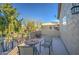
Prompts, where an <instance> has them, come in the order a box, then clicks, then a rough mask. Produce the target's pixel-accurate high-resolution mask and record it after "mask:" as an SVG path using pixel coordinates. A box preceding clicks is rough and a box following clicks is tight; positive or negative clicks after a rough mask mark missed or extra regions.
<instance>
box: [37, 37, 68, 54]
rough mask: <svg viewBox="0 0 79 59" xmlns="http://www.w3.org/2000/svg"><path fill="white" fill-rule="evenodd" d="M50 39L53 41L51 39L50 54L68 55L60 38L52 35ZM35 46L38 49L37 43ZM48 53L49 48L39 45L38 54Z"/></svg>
mask: <svg viewBox="0 0 79 59" xmlns="http://www.w3.org/2000/svg"><path fill="white" fill-rule="evenodd" d="M52 40H53V41H52V50H51V55H68V52H67V51H66V49H65V46H64V44H63V42H62V40H61V38H58V37H53V38H52ZM37 48H38V50H39V45H37ZM48 54H49V49H48V48H44V47H42V46H41V53H40V55H48Z"/></svg>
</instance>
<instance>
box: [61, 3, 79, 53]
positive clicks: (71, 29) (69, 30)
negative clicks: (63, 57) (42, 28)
mask: <svg viewBox="0 0 79 59" xmlns="http://www.w3.org/2000/svg"><path fill="white" fill-rule="evenodd" d="M71 7H72V4H68V3H65V4H62V6H61V13H60V21H61V22H62V19H63V17H64V16H66V20H67V24H66V25H64V26H61V27H60V32H61V37H62V40H63V41H64V43H65V45H66V47H67V49H68V51H69V52H70V54H79V14H75V15H72V14H71ZM63 29H64V30H63Z"/></svg>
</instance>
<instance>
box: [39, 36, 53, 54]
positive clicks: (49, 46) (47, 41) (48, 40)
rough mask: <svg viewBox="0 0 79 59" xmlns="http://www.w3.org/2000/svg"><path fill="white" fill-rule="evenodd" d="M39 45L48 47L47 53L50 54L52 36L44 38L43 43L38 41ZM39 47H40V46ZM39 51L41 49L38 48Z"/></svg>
mask: <svg viewBox="0 0 79 59" xmlns="http://www.w3.org/2000/svg"><path fill="white" fill-rule="evenodd" d="M40 46H42V47H44V48H49V55H50V54H51V48H52V38H51V37H50V38H45V39H44V43H42V44H41V43H40ZM40 49H41V48H40ZM40 52H41V50H40Z"/></svg>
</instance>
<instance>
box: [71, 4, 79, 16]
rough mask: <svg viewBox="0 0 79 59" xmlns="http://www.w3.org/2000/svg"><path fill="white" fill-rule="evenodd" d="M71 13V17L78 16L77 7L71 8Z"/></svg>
mask: <svg viewBox="0 0 79 59" xmlns="http://www.w3.org/2000/svg"><path fill="white" fill-rule="evenodd" d="M71 13H72V15H74V14H79V5H76V6H73V7H72V8H71Z"/></svg>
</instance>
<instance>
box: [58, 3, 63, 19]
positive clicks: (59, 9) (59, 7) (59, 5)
mask: <svg viewBox="0 0 79 59" xmlns="http://www.w3.org/2000/svg"><path fill="white" fill-rule="evenodd" d="M61 4H62V3H59V4H58V15H57V18H58V19H59V18H60V13H61Z"/></svg>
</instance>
